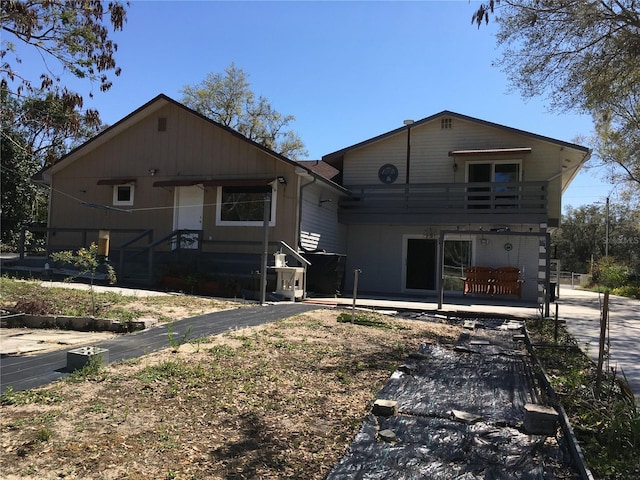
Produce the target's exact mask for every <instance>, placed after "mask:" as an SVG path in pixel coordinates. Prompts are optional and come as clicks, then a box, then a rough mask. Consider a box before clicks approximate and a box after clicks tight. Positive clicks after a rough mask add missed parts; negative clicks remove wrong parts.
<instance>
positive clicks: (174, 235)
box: [146, 229, 203, 285]
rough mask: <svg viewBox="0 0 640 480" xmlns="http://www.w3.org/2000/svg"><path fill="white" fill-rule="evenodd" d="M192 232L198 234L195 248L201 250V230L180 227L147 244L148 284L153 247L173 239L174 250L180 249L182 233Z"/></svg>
mask: <svg viewBox="0 0 640 480" xmlns="http://www.w3.org/2000/svg"><path fill="white" fill-rule="evenodd" d="M193 234H197V235H198V239H197V242H198V243H197V250H198V251H202V240H203V231H202V230H188V229H182V230H174V231H173V232H171V233H169V234H167V235H165V236H164V237H162V238H160V239H159V240H156V241H155V242H153V243H151V244H149V245H147V247H146V248H147V250H148V255H149V260H148V262H147V266H148V272H147V281H148V282H149V285H151V284H152V283H153V266H154V265H153V263H154V252H155V248H156V247H157V246H158V245H161V244H162V243H164V242H167V241H169V240H172V239H175V245H176V248H175V250H180V249H181V244H182V241H181V237H182V235H193Z"/></svg>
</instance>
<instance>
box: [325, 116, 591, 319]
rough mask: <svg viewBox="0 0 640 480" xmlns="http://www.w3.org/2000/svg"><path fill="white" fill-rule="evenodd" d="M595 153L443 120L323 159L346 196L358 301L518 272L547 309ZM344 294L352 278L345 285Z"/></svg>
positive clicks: (343, 205)
mask: <svg viewBox="0 0 640 480" xmlns="http://www.w3.org/2000/svg"><path fill="white" fill-rule="evenodd" d="M589 156H590V150H589V149H588V148H585V147H582V146H579V145H575V144H572V143H567V142H564V141H560V140H555V139H552V138H548V137H544V136H541V135H536V134H533V133H529V132H525V131H521V130H517V129H515V128H510V127H506V126H502V125H498V124H495V123H491V122H487V121H483V120H479V119H476V118H471V117H468V116H465V115H461V114H458V113H454V112H450V111H443V112H440V113H438V114H436V115H433V116H430V117H427V118H424V119H422V120H420V121H416V122H413V121H405V124H404V126H402V127H400V128H397V129H395V130H393V131H390V132H388V133H385V134H382V135H379V136H377V137H374V138H371V139H369V140H365V141H363V142H361V143H358V144H356V145H353V146H350V147H347V148H344V149H342V150H339V151H337V152H334V153H330V154H328V155H325V156H324V157H323V158H322V160H323V162H326V163H327V164H329V165H331V166H333V167H334V168H336V169H337V170H338V171H339V172H340V174H339V176H337V177H336V181H337V183H339V184H340V185H342V186H343V187H344V188H346V189H347V190H348V191H349V196H347V197H343V198H342V199H341V200H340V205H339V210H338V222H339V224H340V225H343V226H346V228H347V237H348V242H347V251H346V254H347V260H346V270H347V272H351V271H353V270H356V269H359V270H361V272H362V273H361V274H360V275H359V284H358V290H359V291H360V290H362V291H366V292H378V293H381V294H385V295H389V294H396V293H405V294H412V293H417V294H422V293H424V292H437V293H438V294H439V296H440V302H441V301H442V296H443V292H445V291H462V290H463V280H462V278H464V277H465V271H466V269H467V267H469V266H486V267H491V268H496V267H516V268H517V269H518V272H519V280H520V282H519V283H520V286H521V291H519V293H520V295H519V296H520V297H521V298H522V299H524V300H526V301H537V302H539V304H544V303H546V306H547V309H548V300H549V296H548V294H549V276H550V271H549V270H550V261H551V251H550V237H549V234H550V233H551V232H552V231H553V229H555V228H557V227H558V226H559V225H560V217H561V195H562V192H564V191H565V190H566V188H567V187H568V186H569V184H570V182H571V180H572V179H573V178H574V177H575V175H576V174H577V172H578V170H579V169H580V167H581V166H582V165H583V164H584V163H585V162H586V161H587V160H588V158H589ZM346 281H347V286H346V289H347V290H349V289H350V288H352V282H353V276H352V275H347V276H346Z"/></svg>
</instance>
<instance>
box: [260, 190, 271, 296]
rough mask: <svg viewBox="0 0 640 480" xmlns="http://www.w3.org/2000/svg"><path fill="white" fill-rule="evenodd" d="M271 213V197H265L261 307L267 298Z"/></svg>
mask: <svg viewBox="0 0 640 480" xmlns="http://www.w3.org/2000/svg"><path fill="white" fill-rule="evenodd" d="M270 212H271V196H270V195H269V194H267V195H265V199H264V213H263V217H262V220H263V233H264V239H263V244H262V267H261V268H260V270H261V271H260V305H264V304H265V302H266V297H267V255H269V213H270Z"/></svg>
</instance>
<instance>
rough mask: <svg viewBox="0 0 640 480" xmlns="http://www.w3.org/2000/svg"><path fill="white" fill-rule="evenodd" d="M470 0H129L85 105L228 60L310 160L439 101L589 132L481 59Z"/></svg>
mask: <svg viewBox="0 0 640 480" xmlns="http://www.w3.org/2000/svg"><path fill="white" fill-rule="evenodd" d="M477 4H478V2H475V1H472V2H469V1H468V0H450V1H409V2H397V1H396V2H382V1H375V2H373V1H367V2H365V1H358V2H342V1H324V2H302V1H288V2H270V1H258V2H245V1H234V2H219V1H136V0H133V1H131V5H130V8H129V11H128V15H127V16H128V21H127V23H126V25H125V28H124V31H122V32H116V33H115V34H114V37H113V38H114V39H115V41H116V42H117V43H118V45H119V49H118V53H117V55H116V60H117V63H118V64H119V66H120V67H121V68H122V74H121V76H120V77H117V78H115V79H114V84H113V87H112V88H111V90H109V92H107V93H102V92H99V91H98V89H97V87H94V92H93V93H94V98H93V99H87V100H86V101H85V107H86V108H96V109H97V110H98V111H99V112H100V114H101V116H102V119H103V121H104V122H105V123H107V124H112V123H115V122H117V121H118V120H119V119H121V118H122V117H124V116H125V115H127V114H128V113H130V112H131V111H133V110H135V109H136V108H138V107H139V106H141V105H142V104H144V103H146V102H147V101H149V100H150V99H152V98H153V97H155V96H156V95H158V94H160V93H164V94H166V95H168V96H170V97H172V98H174V99H176V100H178V101H180V100H181V98H182V94H181V93H180V91H181V89H182V88H183V87H184V86H185V85H193V84H196V83H198V82H200V81H202V80H203V79H204V78H205V76H206V75H207V73H209V72H222V71H223V70H224V69H225V68H226V67H227V66H229V64H230V63H231V62H235V64H236V66H237V67H240V68H242V69H243V70H244V71H245V72H246V73H248V74H249V81H250V82H251V86H252V89H253V91H254V92H255V93H256V94H257V95H262V96H264V97H266V98H267V99H269V101H270V102H271V104H272V105H273V107H274V108H275V109H276V110H278V111H279V112H281V113H283V114H292V115H294V116H295V117H296V121H295V122H294V124H293V125H292V128H293V129H294V130H295V131H296V132H297V133H298V134H299V135H300V137H301V138H302V139H303V141H304V142H305V144H306V147H307V150H308V152H309V158H310V159H318V158H320V157H322V156H323V155H325V154H328V153H331V152H334V151H336V150H339V149H341V148H344V147H347V146H350V145H353V144H355V143H358V142H360V141H363V140H366V139H369V138H371V137H373V136H376V135H379V134H381V133H385V132H387V131H389V130H392V129H395V128H398V127H400V126H402V122H403V120H405V119H413V120H419V119H421V118H424V117H427V116H430V115H433V114H435V113H438V112H440V111H442V110H451V111H454V112H457V113H461V114H464V115H469V116H472V117H477V118H480V119H483V120H487V121H491V122H495V123H499V124H503V125H507V126H510V127H514V128H518V129H522V130H525V131H529V132H532V133H537V134H540V135H545V136H549V137H552V138H555V139H559V140H564V141H568V142H574V141H575V140H576V138H577V137H578V136H579V135H582V136H587V135H589V134H590V133H591V132H592V122H591V119H590V118H589V117H586V116H578V115H569V114H567V115H558V114H555V113H550V112H548V111H547V108H546V106H545V102H544V99H535V100H530V101H527V102H525V101H524V100H523V99H522V98H521V97H520V95H519V93H518V92H517V91H513V92H510V91H509V86H508V82H507V79H506V76H505V74H504V73H503V72H502V71H500V70H499V69H498V68H497V67H492V62H493V61H494V60H495V59H496V58H497V57H498V53H499V52H498V50H497V49H496V48H497V47H496V42H495V38H494V36H493V34H494V33H495V29H494V27H493V26H492V25H489V27H482V28H480V29H478V28H476V27H475V26H473V25H471V21H470V20H471V15H472V14H473V11H474V7H475V6H477ZM25 59H27V61H25V63H24V64H23V67H22V68H24V69H31V68H33V67H35V70H34V71H37V72H38V73H39V72H40V69H41V63H40V64H38V62H39V60H38V59H33V58H31V60H28V59H29V57H27V56H26V55H25ZM31 61H35V64H31V65H30V63H31ZM57 73H60V74H62V75H63V78H65V77H64V73H63V72H57ZM65 81H66V79H65ZM69 83H70V84H72V86H74V87H75V88H81V89H82V91H83V92H87V91H88V90H89V85H88V84H87V83H80V84H75V82H73V80H72V79H69ZM587 146H588V145H587ZM596 174H597V172H596V173H594V172H592V171H589V172H585V171H583V172H582V173H581V174H579V176H578V178H577V179H576V180H574V182H573V184H572V186H571V187H570V188H569V190H568V191H567V193H566V194H565V196H564V199H563V203H564V205H565V206H566V205H572V206H574V207H576V206H579V205H582V204H587V203H593V202H596V201H602V200H603V199H604V198H605V197H606V196H607V195H608V194H609V193H610V191H611V186H610V185H608V184H606V183H602V182H600V181H599V180H598V179H597V178H596V176H595V175H596Z"/></svg>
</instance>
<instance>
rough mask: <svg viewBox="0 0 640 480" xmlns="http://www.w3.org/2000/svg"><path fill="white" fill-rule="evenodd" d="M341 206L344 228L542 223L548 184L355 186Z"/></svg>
mask: <svg viewBox="0 0 640 480" xmlns="http://www.w3.org/2000/svg"><path fill="white" fill-rule="evenodd" d="M349 191H350V192H351V196H349V197H345V198H343V199H342V200H341V201H340V204H339V206H340V210H339V216H340V221H342V222H343V223H366V222H368V221H374V222H380V221H386V222H387V223H405V222H409V223H416V222H417V223H420V222H427V221H429V222H442V223H460V222H461V221H462V222H483V221H496V220H497V218H496V216H499V218H500V220H501V221H509V222H514V221H521V222H529V221H531V222H538V221H542V220H543V219H544V218H545V217H546V215H547V182H511V183H489V182H488V183H480V182H477V183H476V182H474V183H433V184H431V183H429V184H410V185H357V186H352V187H349Z"/></svg>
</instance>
